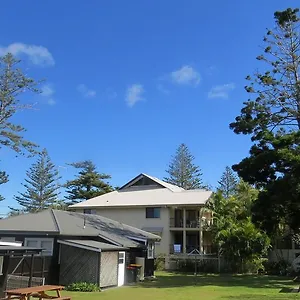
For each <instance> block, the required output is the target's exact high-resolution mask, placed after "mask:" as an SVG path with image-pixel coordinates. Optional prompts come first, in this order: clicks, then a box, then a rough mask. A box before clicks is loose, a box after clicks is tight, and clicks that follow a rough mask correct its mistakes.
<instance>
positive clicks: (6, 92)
mask: <svg viewBox="0 0 300 300" xmlns="http://www.w3.org/2000/svg"><path fill="white" fill-rule="evenodd" d="M20 63H21V61H20V60H17V59H16V58H14V56H13V55H12V54H10V53H8V54H6V55H4V56H1V57H0V149H1V148H3V147H8V148H10V149H12V150H14V151H16V152H17V153H18V154H21V153H22V154H24V153H26V152H27V153H30V154H32V153H35V150H36V147H37V146H36V144H34V143H32V142H30V141H27V140H25V139H24V138H23V136H22V133H23V132H24V131H25V129H24V128H23V127H22V126H20V125H17V124H15V123H13V121H12V117H13V116H14V115H15V114H16V112H17V111H18V110H22V109H25V108H30V107H31V105H24V104H22V105H21V104H20V103H21V100H20V97H21V96H22V95H23V94H24V93H25V92H27V91H31V92H34V93H38V92H39V90H38V89H37V85H38V83H37V82H36V81H34V80H33V79H32V78H30V77H28V76H26V75H24V73H23V72H22V70H21V69H20V68H18V67H19V65H20ZM7 181H8V175H7V174H6V173H5V172H4V171H0V185H1V184H4V183H6V182H7ZM1 200H4V198H3V197H2V196H0V201H1Z"/></svg>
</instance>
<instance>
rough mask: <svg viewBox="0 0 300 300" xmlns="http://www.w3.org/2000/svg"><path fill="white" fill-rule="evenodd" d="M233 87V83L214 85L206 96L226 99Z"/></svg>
mask: <svg viewBox="0 0 300 300" xmlns="http://www.w3.org/2000/svg"><path fill="white" fill-rule="evenodd" d="M234 89H235V84H234V83H226V84H223V85H216V86H214V87H212V88H211V90H210V91H209V93H208V98H223V99H227V98H228V96H229V93H230V92H231V91H233V90H234Z"/></svg>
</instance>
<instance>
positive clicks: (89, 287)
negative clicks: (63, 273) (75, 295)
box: [66, 282, 100, 292]
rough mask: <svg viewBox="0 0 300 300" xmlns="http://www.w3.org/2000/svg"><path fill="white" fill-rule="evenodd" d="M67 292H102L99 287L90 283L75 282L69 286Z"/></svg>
mask: <svg viewBox="0 0 300 300" xmlns="http://www.w3.org/2000/svg"><path fill="white" fill-rule="evenodd" d="M66 290H67V291H73V292H100V288H99V286H98V285H96V284H94V283H88V282H74V283H72V284H70V285H68V286H67V287H66Z"/></svg>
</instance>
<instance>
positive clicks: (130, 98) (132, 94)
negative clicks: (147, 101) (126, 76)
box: [126, 83, 145, 107]
mask: <svg viewBox="0 0 300 300" xmlns="http://www.w3.org/2000/svg"><path fill="white" fill-rule="evenodd" d="M144 92H145V90H144V88H143V86H142V85H141V84H138V83H135V84H132V85H131V86H130V87H129V88H128V89H127V92H126V102H127V105H128V106H130V107H132V106H134V105H135V104H136V103H137V102H139V101H142V100H144V98H143V94H144Z"/></svg>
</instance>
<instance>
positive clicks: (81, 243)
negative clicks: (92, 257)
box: [58, 240, 127, 252]
mask: <svg viewBox="0 0 300 300" xmlns="http://www.w3.org/2000/svg"><path fill="white" fill-rule="evenodd" d="M58 243H60V244H66V245H70V246H72V247H78V248H85V249H88V250H91V251H95V252H102V251H120V250H123V251H124V250H126V249H127V248H124V247H119V246H114V245H110V244H106V243H101V242H97V241H92V240H58Z"/></svg>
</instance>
